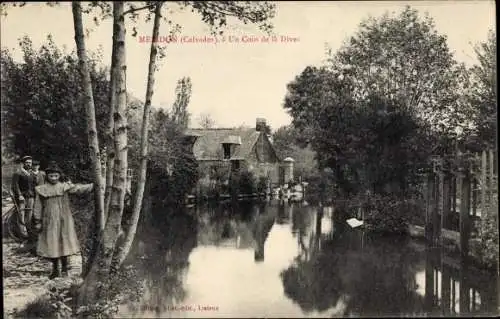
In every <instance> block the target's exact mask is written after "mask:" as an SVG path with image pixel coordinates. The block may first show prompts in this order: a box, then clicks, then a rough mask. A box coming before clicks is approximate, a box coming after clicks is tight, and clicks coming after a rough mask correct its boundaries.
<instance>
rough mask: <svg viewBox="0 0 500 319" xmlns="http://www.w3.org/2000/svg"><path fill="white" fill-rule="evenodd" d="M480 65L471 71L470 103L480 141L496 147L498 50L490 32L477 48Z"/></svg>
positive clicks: (492, 33)
mask: <svg viewBox="0 0 500 319" xmlns="http://www.w3.org/2000/svg"><path fill="white" fill-rule="evenodd" d="M475 51H476V55H477V58H478V60H479V63H478V64H477V65H474V66H473V67H472V68H471V69H470V80H471V87H470V90H469V91H468V101H467V102H468V103H470V104H471V105H472V107H473V108H474V121H475V124H476V125H475V127H476V128H477V135H478V139H479V140H480V141H482V142H483V143H484V144H485V146H488V147H495V145H496V132H497V118H496V114H497V110H496V103H497V60H496V56H497V50H496V34H495V33H494V32H493V31H490V32H489V35H488V40H487V41H486V42H484V43H481V44H479V45H478V46H476V48H475Z"/></svg>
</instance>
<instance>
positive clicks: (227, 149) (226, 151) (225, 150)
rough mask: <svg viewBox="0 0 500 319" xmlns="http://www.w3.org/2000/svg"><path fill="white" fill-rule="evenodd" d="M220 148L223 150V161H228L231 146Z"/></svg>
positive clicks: (225, 145) (223, 145)
mask: <svg viewBox="0 0 500 319" xmlns="http://www.w3.org/2000/svg"><path fill="white" fill-rule="evenodd" d="M222 147H223V148H224V159H230V158H231V144H222Z"/></svg>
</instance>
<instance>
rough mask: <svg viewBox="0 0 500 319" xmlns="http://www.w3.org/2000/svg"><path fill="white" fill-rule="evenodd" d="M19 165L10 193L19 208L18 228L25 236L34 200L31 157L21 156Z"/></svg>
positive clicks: (13, 177)
mask: <svg viewBox="0 0 500 319" xmlns="http://www.w3.org/2000/svg"><path fill="white" fill-rule="evenodd" d="M21 164H22V165H21V167H20V168H19V169H18V170H17V171H16V172H14V174H13V176H12V193H13V195H14V201H15V202H16V205H17V207H18V209H19V211H18V213H19V230H20V231H21V234H22V236H24V237H27V236H28V232H27V229H26V225H30V224H29V223H30V222H31V215H32V212H33V204H34V201H35V177H34V176H33V174H32V172H31V168H32V165H33V158H32V157H31V156H24V157H22V158H21Z"/></svg>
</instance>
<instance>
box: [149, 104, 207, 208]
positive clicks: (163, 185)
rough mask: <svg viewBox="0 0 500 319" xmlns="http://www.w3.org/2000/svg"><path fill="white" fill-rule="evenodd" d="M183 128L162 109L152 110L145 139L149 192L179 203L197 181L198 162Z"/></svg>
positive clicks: (170, 201)
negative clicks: (187, 141)
mask: <svg viewBox="0 0 500 319" xmlns="http://www.w3.org/2000/svg"><path fill="white" fill-rule="evenodd" d="M182 130H183V128H182V127H181V126H180V125H178V124H177V123H175V122H174V120H173V119H172V118H171V117H170V115H169V114H168V113H166V112H165V111H163V110H161V109H160V110H153V116H152V119H151V135H150V141H149V154H150V161H149V165H150V166H149V170H150V171H149V176H150V178H148V180H149V182H150V183H151V187H152V188H151V194H150V195H153V196H158V198H162V199H164V200H166V201H167V202H169V203H178V202H182V200H183V198H184V196H185V195H186V194H187V193H189V192H191V190H192V189H193V187H194V186H195V184H196V182H197V181H198V177H199V174H198V163H197V161H196V159H195V158H194V156H193V154H192V153H191V152H190V151H189V150H188V149H187V147H186V145H185V144H184V140H183V138H182V134H183V132H182Z"/></svg>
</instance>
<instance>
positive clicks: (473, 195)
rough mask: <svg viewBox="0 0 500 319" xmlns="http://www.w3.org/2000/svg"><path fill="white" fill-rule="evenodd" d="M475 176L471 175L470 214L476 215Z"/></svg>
mask: <svg viewBox="0 0 500 319" xmlns="http://www.w3.org/2000/svg"><path fill="white" fill-rule="evenodd" d="M477 184H478V183H477V178H476V176H473V177H472V216H474V217H476V216H477Z"/></svg>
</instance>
